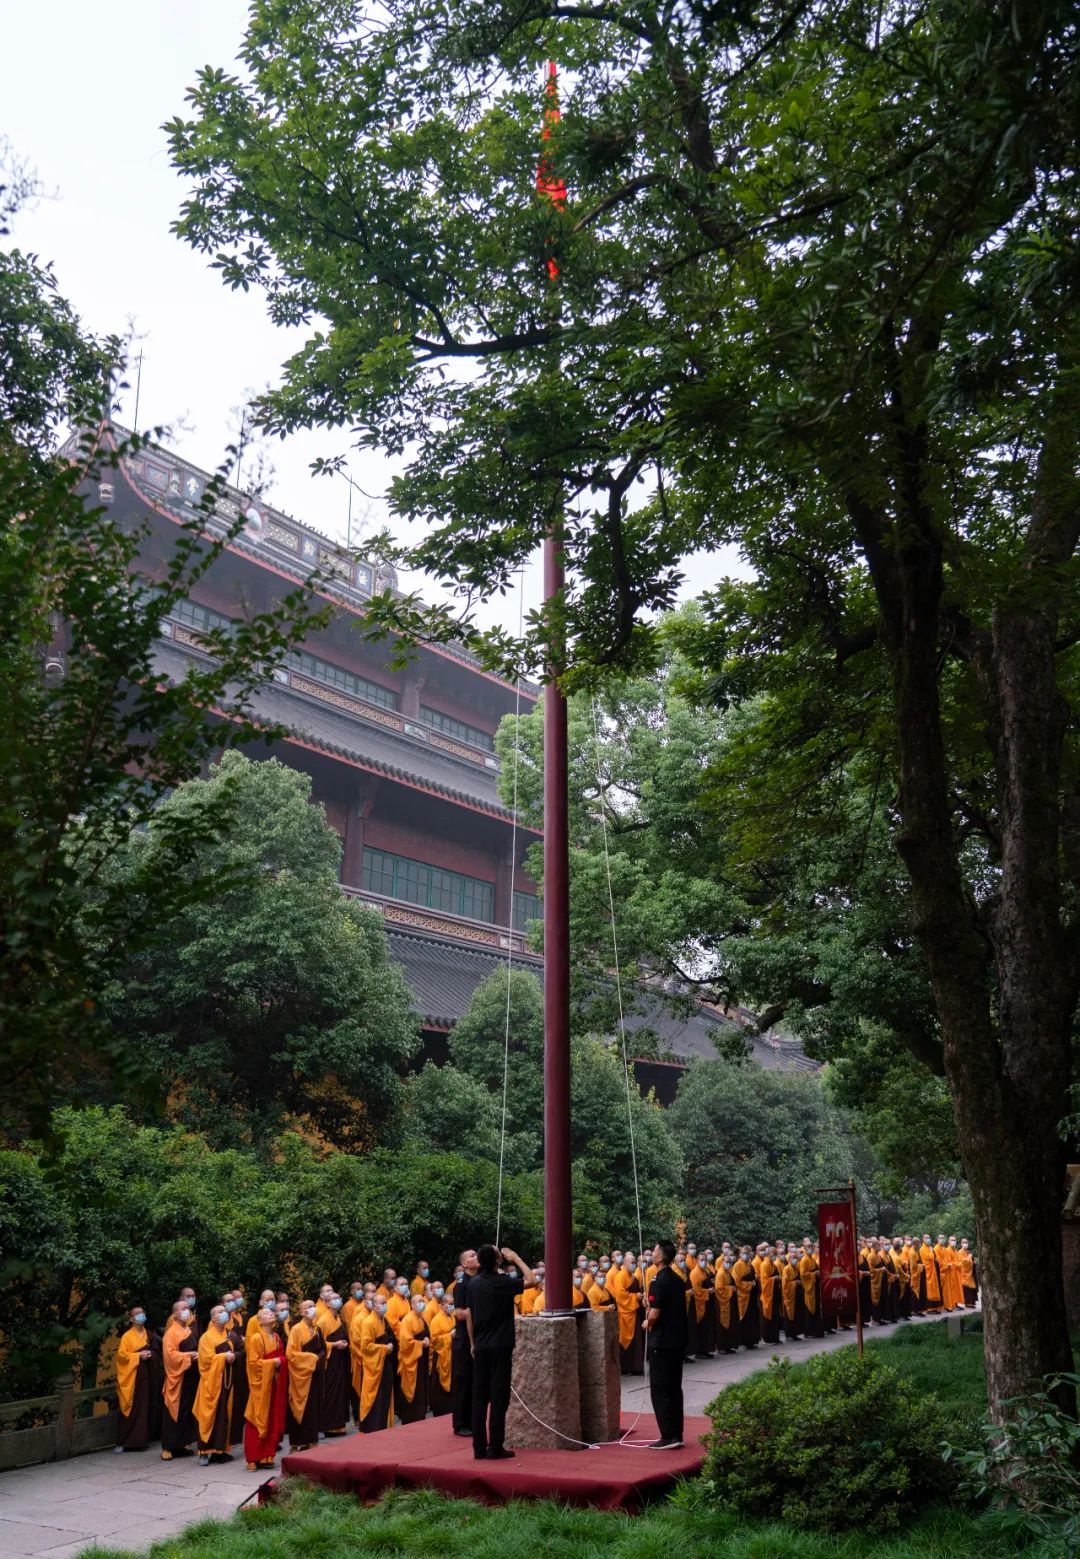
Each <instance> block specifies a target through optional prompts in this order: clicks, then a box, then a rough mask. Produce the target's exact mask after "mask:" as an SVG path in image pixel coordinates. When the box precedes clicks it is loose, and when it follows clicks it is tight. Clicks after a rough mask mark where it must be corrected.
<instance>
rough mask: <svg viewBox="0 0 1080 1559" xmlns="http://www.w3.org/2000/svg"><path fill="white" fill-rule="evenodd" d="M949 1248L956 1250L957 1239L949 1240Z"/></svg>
mask: <svg viewBox="0 0 1080 1559" xmlns="http://www.w3.org/2000/svg"><path fill="white" fill-rule="evenodd" d="M949 1249H950V1250H955V1249H956V1241H955V1240H950V1241H949Z"/></svg>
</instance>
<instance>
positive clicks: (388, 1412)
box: [360, 1293, 397, 1434]
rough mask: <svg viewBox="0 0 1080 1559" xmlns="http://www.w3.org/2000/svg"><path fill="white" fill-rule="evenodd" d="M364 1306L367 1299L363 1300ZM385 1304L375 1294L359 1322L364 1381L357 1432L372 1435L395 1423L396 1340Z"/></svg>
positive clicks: (383, 1300)
mask: <svg viewBox="0 0 1080 1559" xmlns="http://www.w3.org/2000/svg"><path fill="white" fill-rule="evenodd" d="M364 1304H365V1307H366V1305H367V1300H365V1301H364ZM386 1306H387V1301H386V1300H385V1299H384V1298H383V1297H382V1295H381V1294H378V1293H376V1296H375V1298H374V1299H373V1300H372V1305H371V1309H370V1311H369V1312H368V1314H367V1315H365V1317H364V1319H363V1321H362V1323H361V1333H360V1345H361V1356H362V1360H363V1378H362V1382H361V1390H360V1432H361V1434H374V1433H375V1431H376V1430H379V1429H389V1428H390V1425H391V1424H392V1423H393V1422H394V1380H395V1378H396V1374H397V1371H396V1368H395V1364H394V1355H395V1353H396V1352H397V1338H396V1337H395V1336H394V1333H393V1329H392V1328H391V1326H390V1323H389V1322H388V1321H387V1319H386Z"/></svg>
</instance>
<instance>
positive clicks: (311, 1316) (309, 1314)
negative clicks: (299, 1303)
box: [304, 1310, 315, 1326]
mask: <svg viewBox="0 0 1080 1559" xmlns="http://www.w3.org/2000/svg"><path fill="white" fill-rule="evenodd" d="M304 1320H305V1321H307V1322H308V1324H309V1325H310V1326H314V1325H315V1312H314V1310H305V1311H304Z"/></svg>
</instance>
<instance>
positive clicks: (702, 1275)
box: [687, 1252, 716, 1359]
mask: <svg viewBox="0 0 1080 1559" xmlns="http://www.w3.org/2000/svg"><path fill="white" fill-rule="evenodd" d="M687 1264H689V1252H687ZM715 1282H716V1271H715V1269H714V1268H712V1267H710V1266H709V1265H708V1264H707V1263H706V1262H704V1261H702V1260H698V1261H697V1262H695V1264H694V1267H693V1268H692V1270H691V1272H690V1287H691V1289H692V1290H693V1299H692V1303H693V1307H694V1321H695V1323H696V1325H695V1332H696V1338H695V1340H696V1343H697V1356H698V1358H699V1359H711V1358H712V1357H713V1356H714V1354H715V1353H716V1290H715V1287H714V1284H715Z"/></svg>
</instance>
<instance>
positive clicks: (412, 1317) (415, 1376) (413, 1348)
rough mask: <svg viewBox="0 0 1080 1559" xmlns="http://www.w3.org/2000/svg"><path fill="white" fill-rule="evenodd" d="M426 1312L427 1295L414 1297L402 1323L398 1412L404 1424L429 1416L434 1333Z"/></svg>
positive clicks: (398, 1374)
mask: <svg viewBox="0 0 1080 1559" xmlns="http://www.w3.org/2000/svg"><path fill="white" fill-rule="evenodd" d="M426 1310H427V1301H426V1300H425V1299H424V1296H423V1294H414V1295H413V1296H412V1306H411V1308H410V1310H409V1312H408V1314H407V1315H403V1316H402V1318H401V1320H400V1322H399V1323H398V1329H397V1342H398V1347H397V1381H396V1382H395V1388H394V1390H395V1396H394V1412H395V1413H396V1415H397V1417H398V1419H399V1420H400V1421H401V1423H403V1424H415V1423H419V1421H420V1420H421V1419H422V1418H426V1417H427V1410H428V1382H429V1377H430V1375H431V1360H430V1357H429V1355H430V1350H431V1333H430V1332H429V1331H428V1325H427V1321H426V1320H425V1319H424V1316H425V1313H426Z"/></svg>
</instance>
